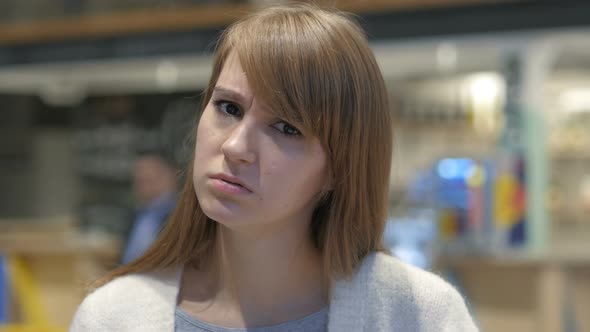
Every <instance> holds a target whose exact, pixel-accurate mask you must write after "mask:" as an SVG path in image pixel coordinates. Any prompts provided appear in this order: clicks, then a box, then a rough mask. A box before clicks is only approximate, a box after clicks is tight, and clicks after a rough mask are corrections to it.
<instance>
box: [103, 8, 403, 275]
mask: <svg viewBox="0 0 590 332" xmlns="http://www.w3.org/2000/svg"><path fill="white" fill-rule="evenodd" d="M230 53H231V54H235V55H236V56H237V57H238V59H239V61H240V64H241V65H242V68H243V69H244V72H245V74H246V77H247V78H248V83H249V84H250V86H251V87H252V89H253V91H254V94H255V95H256V97H257V98H259V99H260V100H261V101H263V102H264V103H265V104H266V105H268V106H269V107H268V108H269V109H270V110H272V112H274V113H275V114H276V115H277V116H278V117H279V118H281V119H284V120H286V121H288V122H290V123H292V124H294V125H296V126H299V127H300V128H302V129H303V130H304V131H305V132H306V133H310V134H311V135H314V136H315V137H318V139H319V141H320V143H321V144H322V147H323V148H324V150H325V152H326V155H327V159H328V165H329V169H330V174H331V177H332V186H331V188H330V191H328V192H327V193H325V195H324V196H323V199H322V200H321V201H320V203H318V206H316V208H315V210H314V213H313V217H312V218H313V219H312V221H311V224H310V231H309V236H310V237H311V239H312V241H313V243H314V245H315V246H316V247H317V249H319V250H320V251H321V253H322V256H323V264H324V271H327V272H326V273H329V275H330V277H332V278H339V277H347V276H350V275H352V273H353V272H354V270H355V268H356V267H357V266H358V265H359V263H360V262H361V261H362V259H363V258H364V257H365V256H366V255H367V254H368V253H370V252H372V251H381V250H383V247H382V242H381V241H382V236H383V231H384V225H385V219H386V216H387V209H388V192H389V173H390V165H391V154H392V144H393V136H392V135H393V133H392V116H391V113H390V110H389V104H388V97H387V91H386V88H385V83H384V80H383V77H382V75H381V72H380V70H379V67H378V65H377V63H376V61H375V57H374V55H373V53H372V51H371V50H370V48H369V45H368V42H367V39H366V37H365V35H364V33H363V31H362V29H361V28H360V26H359V25H358V24H357V23H356V22H355V21H354V20H353V19H352V18H351V17H349V16H347V15H345V14H343V13H339V12H335V11H330V10H324V9H320V8H317V7H313V6H309V5H292V6H279V7H272V8H268V9H265V10H262V11H260V12H257V13H254V14H252V15H250V16H248V17H246V18H244V19H242V20H240V21H238V22H236V23H234V24H233V25H231V26H230V27H229V28H228V29H226V30H225V32H224V33H223V34H222V36H221V37H220V39H219V41H218V44H217V49H216V52H215V57H214V64H213V72H212V74H211V78H210V81H209V84H208V87H207V89H206V90H205V92H204V95H203V105H202V109H201V111H202V110H203V109H204V108H205V106H206V105H207V104H208V103H209V100H210V98H211V94H212V92H213V88H214V87H215V85H216V83H217V79H218V77H219V75H220V73H221V70H222V68H223V66H224V64H225V62H226V60H227V58H228V56H229V55H230ZM193 151H194V150H193ZM194 162H195V156H194V155H193V158H192V160H191V162H190V164H189V165H188V167H187V174H186V175H187V176H186V182H185V183H184V187H183V188H182V191H181V193H180V198H179V202H178V205H177V207H176V209H175V210H174V211H173V213H172V214H171V216H170V218H169V220H168V222H167V224H166V226H165V228H164V229H163V230H162V233H161V235H160V236H159V238H158V239H157V240H156V241H155V242H154V244H153V245H152V246H151V247H150V248H149V249H148V250H147V251H146V253H145V254H144V255H143V256H141V257H140V258H138V259H137V260H135V261H134V262H131V263H130V264H128V265H125V266H122V267H120V268H118V269H116V270H114V271H112V272H110V273H109V274H107V275H106V276H105V277H103V278H102V279H100V280H99V281H97V284H96V285H102V284H104V283H106V282H108V281H110V280H112V279H113V278H115V277H117V276H121V275H126V274H130V273H142V272H148V271H155V270H162V269H168V268H174V267H177V266H180V265H184V264H189V263H191V264H193V263H194V264H197V265H198V264H202V263H203V262H204V261H205V260H206V259H207V258H208V257H210V255H211V253H212V250H214V249H213V248H214V246H215V241H216V234H217V224H216V222H215V221H213V220H210V219H209V218H208V217H207V216H206V215H205V213H204V212H203V210H202V209H201V207H200V206H199V203H198V201H197V197H196V194H195V190H194V187H193V182H192V177H193V174H192V173H193V171H192V170H193V167H192V164H193V163H194Z"/></svg>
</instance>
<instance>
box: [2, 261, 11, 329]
mask: <svg viewBox="0 0 590 332" xmlns="http://www.w3.org/2000/svg"><path fill="white" fill-rule="evenodd" d="M6 264H7V262H6V259H5V258H4V256H1V255H0V325H2V324H6V323H8V294H9V292H8V290H9V287H8V269H7V268H6Z"/></svg>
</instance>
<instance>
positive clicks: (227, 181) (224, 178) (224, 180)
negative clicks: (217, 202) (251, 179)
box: [210, 173, 252, 192]
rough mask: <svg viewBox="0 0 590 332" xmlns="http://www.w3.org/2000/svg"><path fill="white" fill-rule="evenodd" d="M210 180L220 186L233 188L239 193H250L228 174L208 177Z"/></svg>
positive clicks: (242, 183)
mask: <svg viewBox="0 0 590 332" xmlns="http://www.w3.org/2000/svg"><path fill="white" fill-rule="evenodd" d="M210 178H211V179H213V180H215V181H218V182H219V183H220V184H224V185H226V186H230V187H234V188H236V189H239V190H240V191H246V192H252V190H251V189H250V188H248V187H247V186H246V185H245V184H244V182H243V181H241V180H240V179H238V178H237V177H235V176H232V175H229V174H223V173H221V174H215V175H213V176H211V177H210Z"/></svg>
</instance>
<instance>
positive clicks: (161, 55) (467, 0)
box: [0, 0, 590, 332]
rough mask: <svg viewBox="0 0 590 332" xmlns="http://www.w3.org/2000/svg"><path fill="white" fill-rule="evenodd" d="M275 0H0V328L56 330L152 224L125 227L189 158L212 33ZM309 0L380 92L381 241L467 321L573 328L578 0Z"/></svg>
mask: <svg viewBox="0 0 590 332" xmlns="http://www.w3.org/2000/svg"><path fill="white" fill-rule="evenodd" d="M277 2H278V1H264V0H251V1H245V0H242V1H238V0H234V1H230V0H226V1H221V0H219V1H213V0H209V1H207V0H142V1H139V0H2V1H0V188H2V190H0V331H3V330H6V331H8V330H10V331H18V330H24V329H25V328H29V330H28V331H65V330H66V328H67V326H68V324H69V322H70V320H71V318H72V315H73V313H74V311H75V309H76V307H77V305H78V304H79V303H80V301H81V299H82V298H83V296H84V292H85V290H84V289H85V286H86V285H87V284H88V283H89V282H91V281H93V280H95V279H96V278H98V277H99V276H101V275H102V274H103V273H104V272H105V271H107V270H109V269H111V268H113V267H115V266H117V265H118V264H120V263H121V262H122V261H125V260H126V258H125V257H127V254H128V253H131V254H132V253H133V250H135V249H134V248H138V247H141V244H138V243H136V242H134V241H135V240H134V239H136V238H137V237H139V238H142V239H145V238H146V237H145V236H143V237H142V236H139V235H137V234H144V233H142V232H144V231H145V232H147V233H145V234H152V235H153V234H154V232H155V233H157V229H152V230H151V231H150V230H147V231H146V230H145V229H144V230H138V228H141V227H134V225H139V224H141V223H142V221H141V220H146V218H147V219H149V218H152V217H154V216H156V217H157V218H160V219H164V218H165V216H166V214H167V213H168V212H167V211H169V210H168V208H169V207H168V205H166V204H167V203H166V204H164V203H162V202H163V201H164V200H163V199H162V197H167V196H165V195H166V192H167V191H166V184H165V183H156V184H154V183H152V182H150V181H152V180H153V178H162V175H161V174H165V172H166V171H170V170H175V169H178V168H182V167H183V165H184V164H185V163H186V162H187V161H188V158H190V152H191V151H190V148H189V146H190V142H189V141H188V140H187V135H188V134H189V132H190V130H191V129H192V124H193V123H195V121H196V111H197V109H198V108H199V105H200V93H201V92H202V90H203V89H204V87H205V85H206V83H207V80H208V78H209V73H210V66H211V54H212V50H213V45H214V42H215V40H216V37H217V36H218V35H219V32H220V31H222V30H223V28H224V27H226V26H227V25H228V24H230V23H231V22H233V21H235V20H237V19H239V18H240V17H242V16H244V15H246V14H247V13H248V12H251V11H253V10H256V9H258V8H261V7H264V6H268V5H270V4H273V3H277ZM317 2H319V3H322V4H328V5H332V6H335V7H337V8H340V9H342V10H345V11H349V12H353V13H356V14H357V15H358V17H359V20H360V22H361V24H362V26H363V27H364V28H365V29H366V31H367V33H368V36H369V40H370V42H371V45H372V47H373V49H374V52H375V54H376V57H377V60H378V62H379V64H380V66H381V69H382V71H383V74H384V77H385V79H386V81H387V84H388V88H389V91H390V94H391V100H392V107H393V108H394V112H395V118H396V121H395V135H396V137H395V142H394V151H393V153H394V161H393V167H392V179H391V209H390V218H389V220H388V225H387V229H386V233H385V242H386V244H387V245H388V246H389V247H390V248H391V249H392V251H393V252H394V253H395V254H396V255H397V256H399V257H400V258H402V259H404V260H406V261H408V262H410V263H411V264H414V265H417V266H419V267H421V268H424V269H428V270H432V271H434V272H436V273H438V274H440V275H442V276H443V277H445V278H446V279H447V280H449V281H450V282H452V283H453V284H455V285H456V286H457V287H458V288H459V289H460V290H461V292H462V293H463V295H464V297H465V298H466V300H467V302H468V304H469V308H470V310H471V312H472V314H473V315H474V317H475V319H476V321H477V322H478V324H479V325H480V327H481V329H482V331H519V332H522V331H568V332H570V331H572V332H575V331H590V317H589V315H588V313H590V219H589V218H587V217H586V216H587V215H588V213H589V212H590V168H589V166H590V2H588V1H566V0H563V1H540V0H539V1H534V0H528V1H512V0H501V1H498V0H403V1H401V0H398V1H386V0H363V1H361V0H358V1H353V0H342V1H316V3H317ZM375 144H379V143H378V142H375ZM146 156H147V157H148V159H149V158H150V157H151V160H152V162H145V163H140V162H139V161H140V160H144V159H145V158H146ZM154 159H157V160H158V161H156V162H154ZM141 165H143V166H141ZM146 165H148V166H146ZM149 165H151V166H149ZM162 172H164V173H162ZM150 179H152V180H150ZM152 196H153V197H156V198H157V197H159V198H158V199H159V200H156V201H157V202H159V203H158V204H160V205H158V206H157V208H152V205H150V204H152V203H151V202H154V200H152V201H149V200H146V197H148V198H149V197H152ZM154 204H155V203H154ZM146 206H147V208H146ZM146 211H148V212H146ZM156 217H154V218H156ZM142 218H143V219H142Z"/></svg>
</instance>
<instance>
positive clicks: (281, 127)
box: [273, 121, 301, 136]
mask: <svg viewBox="0 0 590 332" xmlns="http://www.w3.org/2000/svg"><path fill="white" fill-rule="evenodd" d="M273 128H275V129H276V130H278V131H280V132H281V133H282V134H284V135H287V136H301V132H300V131H299V129H297V128H295V127H293V126H292V125H290V124H289V123H287V122H285V121H279V122H277V123H275V124H274V125H273Z"/></svg>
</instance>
